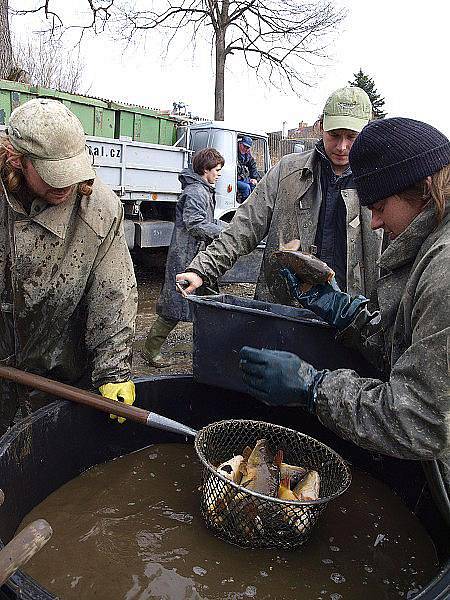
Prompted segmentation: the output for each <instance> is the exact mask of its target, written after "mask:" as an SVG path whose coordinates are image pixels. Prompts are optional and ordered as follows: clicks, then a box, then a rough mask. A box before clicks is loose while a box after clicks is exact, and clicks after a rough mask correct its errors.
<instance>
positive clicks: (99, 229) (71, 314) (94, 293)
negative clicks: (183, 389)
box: [0, 99, 137, 433]
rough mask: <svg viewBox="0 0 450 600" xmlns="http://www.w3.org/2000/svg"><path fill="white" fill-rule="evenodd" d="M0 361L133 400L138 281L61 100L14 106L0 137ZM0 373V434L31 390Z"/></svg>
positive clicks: (116, 219) (118, 219) (108, 201)
mask: <svg viewBox="0 0 450 600" xmlns="http://www.w3.org/2000/svg"><path fill="white" fill-rule="evenodd" d="M0 300H1V310H0V362H2V363H3V364H7V365H12V366H15V367H18V368H19V369H24V370H26V371H31V372H33V373H37V374H39V375H44V376H47V377H50V378H53V379H56V380H59V381H62V382H65V383H69V384H74V385H77V386H81V387H94V388H98V389H99V390H100V392H101V393H102V394H103V395H104V396H107V397H109V398H113V399H115V400H119V399H121V400H123V401H124V402H126V403H128V404H132V403H133V402H134V384H133V382H132V381H130V377H131V352H132V340H133V335H134V321H135V317H136V307H137V286H136V280H135V277H134V272H133V266H132V262H131V259H130V254H129V251H128V248H127V245H126V242H125V237H124V231H123V209H122V205H121V202H120V201H119V199H118V198H117V196H116V195H115V194H114V193H113V192H112V191H111V190H110V189H109V188H108V187H107V186H105V185H104V184H103V183H102V182H101V181H100V180H99V179H98V178H97V177H96V175H95V171H94V169H93V168H92V161H91V159H90V157H89V155H88V154H87V152H86V148H85V135H84V131H83V128H82V125H81V123H80V121H79V120H78V119H77V118H76V117H75V115H74V114H73V113H71V112H70V110H68V109H67V108H66V107H65V106H64V105H63V104H62V103H61V102H58V101H56V100H47V99H36V100H30V101H29V102H26V103H25V104H23V105H22V106H20V107H18V108H16V109H15V110H14V111H13V112H12V113H11V116H10V119H9V124H8V128H7V135H4V136H2V137H1V140H0ZM30 398H31V400H29V399H28V394H26V393H25V392H24V391H23V390H21V391H20V392H19V393H17V390H16V387H15V386H13V385H11V384H8V383H6V382H4V381H3V382H0V433H2V432H4V431H5V430H6V429H7V428H8V426H9V425H10V424H11V421H12V420H13V418H14V416H15V414H16V412H17V409H18V408H19V406H20V407H21V408H22V413H23V412H29V411H30V410H32V409H33V408H34V407H35V402H34V400H33V398H35V397H34V396H32V395H30Z"/></svg>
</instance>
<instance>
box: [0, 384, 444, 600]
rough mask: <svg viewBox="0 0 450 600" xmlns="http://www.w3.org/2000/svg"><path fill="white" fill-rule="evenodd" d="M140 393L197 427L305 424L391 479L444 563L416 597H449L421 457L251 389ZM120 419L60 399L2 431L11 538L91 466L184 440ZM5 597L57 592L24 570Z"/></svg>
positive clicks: (32, 598)
mask: <svg viewBox="0 0 450 600" xmlns="http://www.w3.org/2000/svg"><path fill="white" fill-rule="evenodd" d="M137 397H138V399H139V405H141V406H143V407H144V408H147V409H151V410H154V411H156V412H159V413H161V414H164V415H166V416H168V417H171V418H175V419H178V420H180V421H183V422H184V423H186V424H188V425H190V426H192V427H195V428H200V427H202V426H204V425H206V424H208V423H211V422H212V421H217V420H220V419H224V418H237V417H241V418H252V419H255V418H257V419H260V420H264V421H269V422H273V423H279V424H281V425H286V426H289V427H293V428H297V429H298V430H299V431H302V432H304V433H306V434H308V435H311V436H313V437H315V438H316V439H319V440H321V441H322V442H323V443H325V444H327V445H329V446H330V447H332V448H333V449H334V450H336V451H337V452H339V453H340V454H341V455H342V456H343V457H344V458H346V459H348V460H350V461H351V462H352V463H353V465H354V466H355V467H358V468H361V469H364V470H365V471H367V472H368V473H370V474H371V475H372V476H374V477H377V478H378V479H380V480H383V481H384V482H385V483H387V484H388V485H389V486H390V487H391V488H392V489H393V490H394V491H395V492H396V493H397V494H399V495H400V496H401V498H402V500H403V501H404V503H405V504H406V505H407V506H409V507H410V509H411V510H412V511H414V513H415V514H416V515H417V517H418V518H419V519H420V520H421V522H422V523H423V525H424V526H425V527H426V529H427V530H428V532H429V534H430V536H431V537H432V539H433V541H434V543H435V546H436V549H437V552H438V556H439V562H440V566H439V568H438V569H437V570H436V574H435V577H434V579H433V580H432V581H430V582H429V584H428V585H427V587H426V588H425V589H423V590H422V591H421V592H420V593H419V594H418V595H416V596H415V597H416V598H418V599H421V600H437V599H439V600H444V599H445V598H448V590H449V585H450V561H449V557H450V547H449V546H450V531H449V528H448V527H447V526H446V525H445V522H444V520H443V519H441V517H440V515H439V513H438V510H437V508H436V505H435V504H434V503H433V500H432V496H431V494H430V493H429V491H428V489H427V486H426V484H425V481H424V476H423V473H422V469H421V465H420V464H419V463H414V462H410V461H400V460H395V459H390V458H388V457H380V456H379V455H372V454H371V453H368V452H365V451H363V450H361V449H359V448H357V447H356V446H354V445H353V444H350V443H347V442H344V441H342V440H340V439H339V438H337V437H336V436H334V435H333V434H332V433H331V432H330V431H328V430H327V429H325V428H323V427H322V426H321V425H320V424H319V423H318V421H317V419H315V418H313V417H309V416H306V415H305V414H303V413H302V412H301V411H299V410H298V409H293V408H285V409H276V410H273V409H270V408H268V407H265V406H263V405H261V404H260V403H258V402H256V401H255V400H253V399H252V398H250V397H248V396H246V395H244V394H239V393H236V392H229V391H226V390H224V389H221V388H217V387H210V386H206V385H202V384H199V383H196V382H195V381H193V379H192V378H191V377H186V376H171V377H158V378H153V379H146V380H138V381H137ZM114 425H115V424H114V423H112V422H111V421H110V419H108V418H107V417H105V415H104V414H102V413H99V412H97V411H94V410H92V409H89V408H86V407H82V406H79V405H76V404H72V403H69V402H63V401H57V402H54V403H53V404H50V405H49V406H46V407H44V408H42V409H40V410H38V411H37V412H36V413H34V414H33V415H32V416H31V417H29V418H27V419H24V420H23V421H22V422H20V423H18V424H17V425H16V426H15V427H14V428H12V429H11V430H10V431H9V432H8V433H7V434H6V435H5V436H3V438H1V440H0V472H1V474H2V475H1V487H2V488H3V490H4V491H5V494H6V501H5V503H4V505H3V506H2V507H0V537H1V540H2V541H3V542H8V541H9V540H10V539H11V537H12V536H13V534H14V532H15V530H16V529H17V527H18V526H19V524H20V523H21V521H22V519H23V517H24V516H25V515H26V514H27V513H28V512H29V511H30V510H31V509H32V508H33V507H34V506H36V505H37V504H38V503H39V502H41V501H42V500H43V499H44V498H46V497H47V496H48V495H49V494H50V493H52V492H53V491H54V490H55V489H57V488H58V487H60V486H61V485H63V484H64V483H65V482H67V481H69V480H70V479H73V478H74V477H77V476H78V475H79V474H80V473H82V472H83V471H85V470H86V469H88V468H89V467H91V466H93V465H95V464H98V463H101V462H105V461H108V460H111V459H112V458H114V457H117V456H120V455H123V454H126V453H128V452H131V451H133V450H137V449H139V448H143V447H145V446H147V445H148V444H150V443H160V442H173V441H177V442H179V441H180V438H179V436H177V435H175V434H168V433H165V432H161V431H157V430H153V429H150V428H146V427H144V426H142V425H136V424H134V423H130V422H128V423H127V424H126V425H125V426H123V427H117V426H114ZM399 552H401V548H399ZM280 583H282V582H280ZM0 596H1V597H2V598H4V599H6V598H21V599H22V600H50V599H53V598H55V597H54V596H53V595H52V594H50V593H49V592H48V591H46V590H45V589H43V587H41V586H40V585H39V583H38V582H36V581H34V580H33V579H31V578H30V577H29V576H28V575H27V574H26V572H18V573H16V575H14V576H13V577H12V578H11V579H10V580H9V582H7V584H6V585H4V586H3V588H2V591H1V592H0ZM83 600H85V599H83ZM86 600H88V599H86Z"/></svg>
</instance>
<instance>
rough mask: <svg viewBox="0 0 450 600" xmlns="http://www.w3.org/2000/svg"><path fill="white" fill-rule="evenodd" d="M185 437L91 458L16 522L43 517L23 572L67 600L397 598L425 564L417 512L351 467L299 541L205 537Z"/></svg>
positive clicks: (417, 583) (416, 583) (417, 580)
mask: <svg viewBox="0 0 450 600" xmlns="http://www.w3.org/2000/svg"><path fill="white" fill-rule="evenodd" d="M199 482H200V468H199V464H198V463H197V461H196V459H195V451H194V449H193V448H192V447H191V446H188V445H183V444H161V445H153V446H149V447H148V448H145V449H143V450H140V451H139V452H135V453H133V454H130V455H128V456H125V457H122V458H119V459H117V460H114V461H112V462H110V463H107V464H104V465H100V466H97V467H94V468H92V469H90V470H89V471H87V472H86V473H84V474H83V475H81V476H80V477H78V478H77V479H74V480H73V481H71V482H69V483H68V484H66V485H65V486H63V487H62V488H60V489H59V490H57V491H56V492H55V493H53V494H52V495H51V496H49V497H48V498H47V499H46V500H45V501H44V502H42V503H41V504H40V505H39V506H37V507H36V508H35V509H34V510H33V511H32V512H31V513H30V514H29V515H28V516H27V518H26V519H25V520H24V522H23V523H22V525H21V527H23V525H24V524H26V523H29V522H30V521H32V520H34V519H35V518H38V517H41V518H45V519H47V520H48V521H49V522H50V523H51V525H52V527H53V530H54V534H53V537H52V539H51V540H50V542H49V543H48V544H47V546H45V547H44V548H43V550H42V551H41V552H40V553H39V554H38V555H36V556H35V557H34V558H33V559H32V561H31V562H30V563H29V564H28V565H27V568H26V570H27V572H28V573H29V574H31V575H32V576H33V577H34V578H35V579H36V580H38V581H39V582H40V583H41V584H42V585H44V587H46V588H47V589H48V590H50V591H51V592H52V593H53V594H55V595H57V596H59V597H60V598H63V599H72V598H74V599H75V598H76V599H77V600H80V599H82V600H89V599H91V598H96V599H98V600H115V599H123V600H147V599H150V598H152V599H153V598H160V599H171V600H172V599H173V600H184V599H186V600H187V599H211V600H212V599H226V600H235V599H246V598H264V599H265V598H267V599H272V598H273V599H277V600H279V599H282V598H289V599H300V598H301V599H305V600H309V599H317V600H340V599H351V600H361V599H362V598H364V600H369V599H371V598H373V599H377V600H381V599H392V598H408V597H410V596H411V595H412V591H413V590H418V589H419V588H420V587H421V586H423V585H424V584H425V583H426V582H427V581H429V580H430V579H431V577H432V576H433V574H434V573H435V572H436V555H435V551H434V548H433V545H432V542H431V540H430V538H429V537H428V536H427V534H426V533H425V531H424V530H423V528H422V526H421V525H420V523H419V522H418V520H417V519H416V518H415V517H414V516H413V515H412V514H411V513H410V512H409V511H408V510H407V509H406V507H405V506H404V505H403V504H402V503H401V502H400V500H399V499H398V498H397V497H396V496H394V495H393V494H392V493H391V492H390V490H389V488H387V487H386V486H385V485H384V484H382V483H380V482H378V481H376V480H375V479H373V478H371V477H369V476H368V475H366V474H363V473H359V472H354V473H353V481H352V485H351V487H350V489H349V491H348V492H347V493H346V494H344V495H343V496H342V497H341V498H339V499H338V500H336V501H335V502H334V503H331V504H329V505H328V508H327V509H326V511H325V512H324V513H323V515H322V517H321V520H320V521H319V524H318V525H317V526H316V528H315V530H314V531H313V534H312V537H311V540H310V541H309V543H308V544H307V545H306V546H305V547H304V548H303V549H301V550H299V551H296V552H293V553H287V552H286V553H282V552H277V551H261V550H258V551H249V550H243V549H240V548H237V547H234V546H232V545H229V544H226V543H225V542H222V541H221V540H219V539H217V538H215V537H214V536H213V535H212V534H211V533H210V532H209V531H208V530H207V529H206V528H205V527H204V525H203V522H202V518H201V515H200V514H199V492H198V485H199Z"/></svg>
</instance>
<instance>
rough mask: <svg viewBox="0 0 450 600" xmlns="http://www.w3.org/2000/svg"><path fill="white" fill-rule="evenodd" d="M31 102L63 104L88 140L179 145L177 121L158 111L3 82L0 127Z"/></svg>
mask: <svg viewBox="0 0 450 600" xmlns="http://www.w3.org/2000/svg"><path fill="white" fill-rule="evenodd" d="M32 98H55V99H56V100H60V101H61V102H63V103H64V104H65V105H66V106H67V108H69V109H70V110H71V111H72V112H73V113H74V114H75V115H76V116H77V117H78V118H79V119H80V121H81V123H82V124H83V128H84V132H85V133H86V135H89V136H96V137H104V138H119V137H121V136H128V137H130V138H131V139H133V140H136V141H140V142H146V143H151V144H164V145H168V146H172V145H173V144H174V143H175V141H176V128H177V121H176V119H174V118H172V117H170V115H163V114H161V113H159V112H158V111H156V110H152V109H150V108H144V107H140V106H132V105H126V104H119V103H117V102H112V101H109V100H100V99H99V98H91V97H88V96H81V95H78V94H69V93H67V92H59V91H57V90H52V89H49V88H44V87H39V86H33V85H27V84H24V83H17V82H15V81H6V80H3V79H1V80H0V125H6V124H7V123H8V119H9V116H10V114H11V112H12V111H13V110H14V109H15V108H16V107H17V106H20V105H21V104H23V103H24V102H27V101H28V100H31V99H32Z"/></svg>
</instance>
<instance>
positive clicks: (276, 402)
mask: <svg viewBox="0 0 450 600" xmlns="http://www.w3.org/2000/svg"><path fill="white" fill-rule="evenodd" d="M239 356H240V363H239V366H240V367H241V369H242V372H243V379H244V381H245V383H246V384H247V387H248V391H249V393H250V394H251V395H252V396H254V397H255V398H257V399H258V400H262V402H264V403H265V404H268V405H270V406H300V407H301V408H304V409H305V410H307V411H308V412H310V413H314V412H315V401H316V393H317V386H318V385H319V383H320V382H321V381H322V379H323V377H324V375H325V374H326V373H327V372H328V371H317V370H316V369H315V368H314V367H313V366H312V365H310V364H309V363H307V362H306V361H304V360H302V359H301V358H299V357H298V356H297V355H296V354H292V353H291V352H282V351H281V350H258V349H257V348H250V347H249V346H244V347H243V348H241V351H240V353H239Z"/></svg>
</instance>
